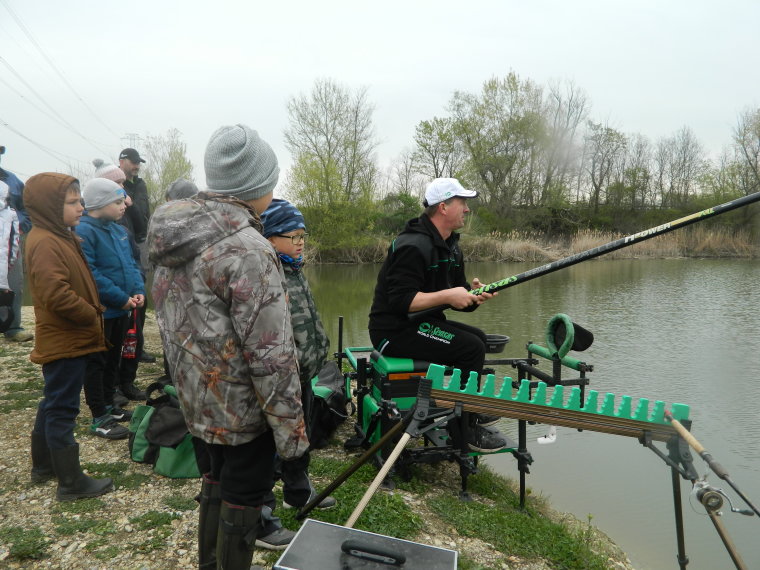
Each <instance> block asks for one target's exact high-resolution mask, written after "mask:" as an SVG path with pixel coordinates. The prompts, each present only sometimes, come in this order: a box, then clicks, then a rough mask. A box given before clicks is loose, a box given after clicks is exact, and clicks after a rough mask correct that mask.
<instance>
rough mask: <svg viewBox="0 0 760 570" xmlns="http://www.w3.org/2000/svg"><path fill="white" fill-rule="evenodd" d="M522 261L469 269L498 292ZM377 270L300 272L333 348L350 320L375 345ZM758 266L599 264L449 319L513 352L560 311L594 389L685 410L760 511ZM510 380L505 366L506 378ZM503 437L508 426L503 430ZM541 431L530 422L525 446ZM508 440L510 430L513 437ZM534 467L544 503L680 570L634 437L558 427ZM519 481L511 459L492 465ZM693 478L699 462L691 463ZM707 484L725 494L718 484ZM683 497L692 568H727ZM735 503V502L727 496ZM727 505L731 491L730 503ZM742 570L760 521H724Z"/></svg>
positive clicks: (666, 517) (652, 474)
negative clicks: (586, 337)
mask: <svg viewBox="0 0 760 570" xmlns="http://www.w3.org/2000/svg"><path fill="white" fill-rule="evenodd" d="M532 267H533V265H530V264H486V263H481V264H469V265H468V274H469V275H470V276H471V277H472V276H478V277H479V278H480V279H481V281H483V282H492V281H496V280H498V279H501V278H503V277H507V276H509V275H515V274H517V273H521V272H523V271H526V270H528V269H531V268H532ZM378 269H379V266H376V265H365V266H340V265H323V266H319V267H309V268H307V272H308V276H309V280H310V282H311V284H312V289H313V290H314V294H315V297H316V299H317V304H318V307H319V310H320V312H321V314H322V316H323V319H324V320H325V324H326V326H327V328H328V331H329V333H330V335H331V338H332V340H333V349H336V348H337V317H338V315H344V316H345V318H346V322H345V338H346V343H347V344H348V345H354V346H356V345H364V344H368V343H369V335H368V334H367V330H366V326H367V314H368V312H369V306H370V303H371V300H372V291H373V288H374V282H375V277H376V274H377V270H378ZM759 282H760V263H758V262H757V261H751V260H750V261H747V260H683V259H673V260H611V261H607V260H598V261H592V262H588V263H582V264H579V265H576V266H574V267H571V268H568V269H566V270H563V271H558V272H556V273H553V274H551V275H547V276H544V277H542V278H539V279H536V280H534V281H530V282H528V283H524V284H521V285H518V286H516V287H513V288H510V289H507V290H504V291H502V292H501V293H500V295H499V297H498V298H497V299H495V300H493V301H491V302H489V303H487V304H486V305H484V306H483V307H481V308H480V309H479V310H478V311H476V312H474V313H470V314H457V315H456V318H458V319H460V320H462V321H464V322H469V323H472V324H477V325H478V326H480V327H481V328H483V329H484V330H486V332H491V333H502V334H507V335H509V336H510V337H511V338H512V341H511V343H510V344H509V345H508V346H507V350H506V351H505V356H521V355H523V354H524V352H525V351H524V346H525V344H526V343H527V342H529V341H536V342H539V343H541V344H543V343H544V328H545V326H546V322H547V321H548V319H549V318H551V316H553V315H554V314H556V313H558V312H564V313H567V314H569V315H570V316H571V317H572V318H573V320H574V321H576V322H578V323H580V324H582V325H583V326H584V327H586V328H588V329H590V330H591V331H593V332H594V334H595V336H596V342H595V344H594V345H593V346H592V347H591V348H590V349H589V350H588V351H587V352H585V353H583V357H582V358H583V359H584V360H586V361H587V362H590V363H593V364H594V365H595V372H594V373H593V375H592V388H594V389H596V390H598V391H599V392H602V393H603V392H608V391H609V392H613V393H615V394H616V395H618V396H620V395H622V394H628V395H632V396H635V397H647V398H650V399H651V400H654V399H661V400H664V401H665V402H667V403H672V402H683V403H687V404H689V405H691V407H692V413H691V415H692V418H693V419H694V428H693V431H694V434H695V436H696V437H697V438H698V439H699V440H700V442H701V443H702V444H703V445H704V446H705V447H706V448H707V449H708V450H709V451H711V452H712V453H713V455H714V456H715V457H716V458H717V459H718V460H719V461H720V462H721V463H722V464H723V465H724V466H725V467H726V468H727V469H728V471H729V473H730V474H731V476H732V478H733V480H734V481H735V482H736V483H737V484H738V485H739V487H740V488H741V489H742V490H743V491H744V492H745V494H746V495H747V496H749V497H750V498H751V499H752V500H753V501H754V502H755V503H756V504H757V503H758V502H760V442H759V441H758V439H757V438H756V437H755V434H754V432H755V429H756V424H757V420H756V417H757V410H756V406H757V403H758V402H760V315H758V312H757V311H758V308H760V288H759V287H758V286H757V284H758V283H759ZM500 372H501V374H503V375H511V374H512V370H511V369H507V370H503V371H500ZM503 424H504V429H505V431H510V430H512V431H514V430H515V428H514V424H515V422H510V421H504V422H503ZM544 432H545V428H544V427H542V426H531V428H530V437H531V440H532V439H533V438H535V437H539V436H541V435H543V434H544ZM513 435H514V434H513ZM530 450H531V453H532V454H533V456H534V458H535V459H536V462H535V463H534V464H533V466H532V467H531V475H529V477H528V482H529V485H530V486H531V487H533V488H534V489H535V490H536V491H539V492H542V493H544V494H546V495H549V496H550V500H551V502H552V504H554V505H555V506H556V507H557V508H559V509H562V510H568V511H571V512H573V513H574V514H576V515H577V516H578V517H579V518H585V516H586V514H589V513H590V514H593V515H594V519H593V522H594V523H595V524H597V525H598V526H600V527H601V528H602V529H603V530H605V531H606V532H607V533H608V534H610V535H611V536H612V537H613V538H614V539H615V540H616V541H617V542H618V544H620V545H621V546H622V547H623V548H624V549H625V550H626V552H627V553H629V555H630V556H631V558H632V560H633V561H634V563H635V565H636V567H637V568H653V569H654V568H675V567H677V563H676V555H675V553H676V546H675V531H674V525H673V514H672V495H671V487H670V472H669V469H668V468H666V467H665V465H664V464H663V463H662V461H661V460H660V459H658V458H657V457H656V456H655V455H654V454H653V453H652V452H651V451H649V450H647V449H645V448H643V447H642V446H641V445H640V444H638V442H636V441H635V440H633V439H628V438H622V437H615V436H609V435H605V434H594V433H587V432H584V433H579V432H577V431H574V430H570V429H564V428H560V433H559V440H558V442H557V444H555V445H551V446H538V445H535V444H533V445H531V446H530ZM490 462H491V463H492V464H493V465H495V466H496V467H497V468H498V469H499V470H502V471H503V472H504V473H505V474H507V475H510V476H516V475H517V473H516V469H515V463H514V461H513V460H512V459H511V458H507V457H504V456H495V457H494V458H493V459H492V460H491V461H490ZM695 466H696V467H697V469H698V471H699V472H700V474H702V473H705V472H706V471H707V468H706V466H705V465H704V463H703V462H702V461H701V460H699V459H698V458H697V461H696V462H695ZM709 481H710V482H711V483H712V484H713V485H715V486H718V487H720V486H721V481H720V480H719V479H718V478H717V477H716V476H714V475H712V474H711V475H710V476H709ZM682 488H683V492H684V497H685V503H686V504H685V509H684V511H685V512H684V516H685V519H686V546H687V553H688V554H689V556H690V559H691V562H690V564H689V568H690V569H700V568H704V569H707V568H710V569H712V568H728V567H731V562H730V559H729V558H728V556H727V554H726V553H725V549H724V547H723V545H722V543H721V542H720V540H719V538H718V536H717V534H716V533H715V531H714V529H713V527H712V525H711V524H710V522H709V520H708V519H707V517H706V515H704V510H703V509H702V507H701V506H700V505H698V504H695V506H694V507H693V508H692V506H690V504H689V500H688V492H689V490H690V484H688V483H685V482H684V483H683V485H682ZM729 494H730V495H731V492H730V490H729ZM732 499H733V495H732ZM723 519H724V520H723V522H724V524H725V525H726V527H727V529H728V531H729V533H730V534H731V536H732V538H733V539H734V541H735V542H736V545H737V548H738V549H739V551H740V552H741V554H742V556H743V557H744V559H745V562H747V564H749V565H750V567H753V566H757V565H758V564H760V541H758V540H757V537H758V532H759V531H760V521H758V519H757V517H752V518H749V517H743V516H741V515H737V514H732V513H730V512H729V513H727V514H726V515H725V516H724V517H723Z"/></svg>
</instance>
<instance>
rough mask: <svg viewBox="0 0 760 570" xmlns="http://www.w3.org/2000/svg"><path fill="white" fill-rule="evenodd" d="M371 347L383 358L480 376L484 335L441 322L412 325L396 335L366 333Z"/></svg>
mask: <svg viewBox="0 0 760 570" xmlns="http://www.w3.org/2000/svg"><path fill="white" fill-rule="evenodd" d="M369 335H370V338H371V339H372V344H373V345H374V346H375V347H377V348H378V350H380V351H381V352H382V353H383V355H385V356H397V357H403V358H416V359H418V360H426V361H428V362H432V363H434V364H442V365H445V366H453V367H454V368H459V369H460V370H461V371H462V376H461V381H462V387H464V385H465V384H466V383H467V378H468V377H469V373H470V372H472V371H474V372H477V373H478V374H480V372H481V371H482V370H483V362H484V361H485V358H486V335H485V333H484V332H483V331H482V330H480V329H479V328H476V327H473V326H470V325H466V324H464V323H458V322H455V321H449V320H445V319H421V320H419V321H412V322H410V325H409V326H408V327H407V328H404V329H401V330H399V331H370V332H369Z"/></svg>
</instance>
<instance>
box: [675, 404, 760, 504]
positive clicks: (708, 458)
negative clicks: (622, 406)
mask: <svg viewBox="0 0 760 570" xmlns="http://www.w3.org/2000/svg"><path fill="white" fill-rule="evenodd" d="M665 419H666V420H668V421H669V422H670V423H671V425H672V426H673V427H674V428H675V430H676V431H677V432H678V435H680V436H681V437H682V438H683V439H684V441H686V443H688V444H689V445H690V446H691V447H692V449H694V451H696V452H697V453H698V454H699V456H700V457H701V458H702V459H704V460H705V462H706V463H707V465H708V466H709V467H710V469H712V471H713V472H714V473H715V474H716V475H717V476H718V477H720V478H721V479H723V480H724V481H725V482H726V483H728V484H729V485H731V488H732V489H733V490H734V491H735V492H736V494H737V495H739V497H741V499H742V500H743V501H744V502H745V503H747V505H748V506H749V507H750V508H751V509H752V510H753V511H754V512H755V514H756V515H757V516H759V517H760V511H759V510H758V509H757V507H756V506H755V505H753V504H752V501H750V500H749V498H748V497H747V496H746V495H745V494H744V493H742V492H741V490H739V488H738V487H737V486H736V485H735V484H734V482H733V481H732V480H731V477H729V475H728V471H726V469H725V468H724V467H723V466H722V465H721V464H720V463H718V462H717V461H715V459H713V456H712V455H710V454H709V453H708V452H707V450H706V449H705V448H704V447H702V444H701V443H699V441H697V438H695V437H694V436H693V435H692V434H691V432H690V431H689V430H687V429H686V428H685V427H684V426H683V424H682V423H681V422H679V421H678V420H677V419H675V418H674V417H673V416H672V415H671V413H670V412H668V411H666V412H665ZM739 512H742V511H739ZM742 514H749V515H751V514H752V512H750V511H746V512H742Z"/></svg>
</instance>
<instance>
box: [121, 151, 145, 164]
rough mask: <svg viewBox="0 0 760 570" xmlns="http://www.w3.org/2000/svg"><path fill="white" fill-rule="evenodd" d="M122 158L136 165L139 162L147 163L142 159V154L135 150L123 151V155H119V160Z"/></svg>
mask: <svg viewBox="0 0 760 570" xmlns="http://www.w3.org/2000/svg"><path fill="white" fill-rule="evenodd" d="M122 158H126V159H128V160H130V161H132V162H134V163H135V164H137V163H138V162H145V160H144V159H142V158H140V153H139V152H137V151H136V150H135V149H133V148H125V149H124V150H123V151H121V153H119V160H121V159H122Z"/></svg>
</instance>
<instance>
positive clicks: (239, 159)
mask: <svg viewBox="0 0 760 570" xmlns="http://www.w3.org/2000/svg"><path fill="white" fill-rule="evenodd" d="M203 162H204V168H205V170H206V186H207V187H208V191H209V192H215V193H217V194H226V195H228V196H234V197H235V198H238V199H240V200H246V201H247V200H255V199H256V198H260V197H262V196H265V195H266V194H268V193H269V192H271V191H272V190H274V187H275V186H276V185H277V179H278V177H279V175H280V167H279V166H277V157H276V156H275V154H274V151H273V150H272V147H271V146H269V145H268V144H267V143H266V142H265V141H263V140H262V139H261V138H260V137H259V134H258V133H257V132H256V131H254V130H253V129H252V128H250V127H247V126H246V125H240V124H238V125H234V126H224V127H220V128H218V129H217V130H216V131H215V132H214V134H213V135H211V138H210V139H209V141H208V145H207V146H206V155H205V157H204V161H203Z"/></svg>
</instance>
